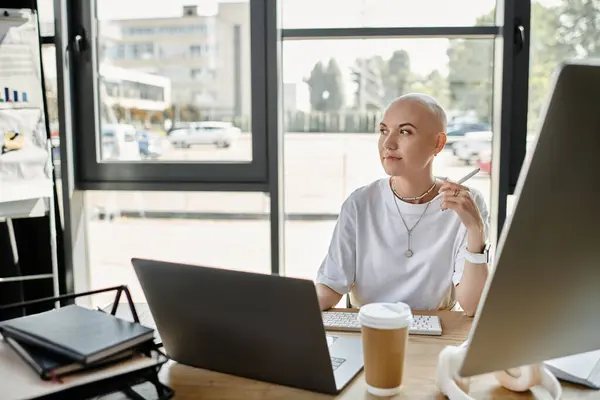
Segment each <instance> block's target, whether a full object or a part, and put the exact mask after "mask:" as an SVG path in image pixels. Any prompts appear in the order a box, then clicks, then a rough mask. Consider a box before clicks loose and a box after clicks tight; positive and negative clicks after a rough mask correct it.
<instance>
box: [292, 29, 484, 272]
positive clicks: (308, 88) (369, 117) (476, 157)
mask: <svg viewBox="0 0 600 400" xmlns="http://www.w3.org/2000/svg"><path fill="white" fill-rule="evenodd" d="M282 54H283V80H284V89H283V91H284V108H285V113H284V123H285V139H284V140H285V143H284V149H285V150H284V151H285V158H284V161H285V167H284V168H285V202H286V212H287V213H288V214H289V215H290V219H289V220H288V221H287V222H286V224H287V225H286V226H287V228H286V243H285V246H286V273H287V274H288V275H292V276H298V277H305V278H311V279H313V278H314V277H315V276H316V271H317V268H318V267H319V265H320V263H321V261H322V260H323V258H324V256H325V254H326V251H327V248H328V246H329V242H330V239H331V233H332V230H333V227H334V225H335V221H336V219H337V216H338V213H339V211H340V207H341V204H342V202H343V201H344V200H345V199H346V198H347V196H348V195H349V194H350V193H351V192H352V191H354V190H355V189H357V188H358V187H360V186H362V185H366V184H368V183H370V182H372V181H374V180H377V179H379V178H382V177H385V172H384V171H383V168H382V166H381V163H380V160H379V156H378V150H377V141H378V136H379V133H378V132H377V124H378V123H379V121H380V118H381V114H382V110H383V108H384V107H385V106H386V105H387V104H388V103H389V102H390V101H391V100H393V99H394V98H396V97H397V96H399V95H401V94H404V93H408V92H422V93H427V94H430V95H432V96H434V97H435V98H437V99H438V101H439V102H440V103H441V104H442V105H443V107H444V108H445V110H446V113H447V116H448V120H449V124H448V145H447V148H446V149H445V150H444V151H442V153H440V154H439V155H438V156H437V157H436V159H435V161H434V165H433V167H434V173H435V174H436V175H438V176H442V177H449V178H450V179H453V180H458V179H460V178H461V177H462V176H464V175H466V174H467V173H469V172H470V171H472V170H473V168H474V167H476V166H479V167H481V168H482V172H481V173H480V174H478V175H476V176H475V177H473V178H472V179H471V180H469V181H468V183H467V184H468V185H469V186H472V187H474V188H476V189H478V190H479V191H481V192H482V194H483V195H484V197H485V199H486V201H488V204H489V197H490V175H489V171H490V167H489V159H490V158H491V135H492V133H491V122H492V121H491V112H492V90H493V86H492V77H493V40H483V39H469V40H463V39H367V40H326V41H316V40H310V41H287V42H284V44H283V53H282ZM376 132H377V133H376ZM293 227H297V228H296V230H294V229H293ZM301 250H302V253H300V251H301ZM296 254H301V257H296V256H294V255H296Z"/></svg>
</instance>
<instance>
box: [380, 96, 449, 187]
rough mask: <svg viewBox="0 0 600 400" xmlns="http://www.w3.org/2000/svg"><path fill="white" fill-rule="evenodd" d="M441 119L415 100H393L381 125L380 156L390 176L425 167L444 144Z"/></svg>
mask: <svg viewBox="0 0 600 400" xmlns="http://www.w3.org/2000/svg"><path fill="white" fill-rule="evenodd" d="M445 142H446V136H445V134H444V133H443V126H442V122H441V121H440V120H439V118H438V117H437V116H436V115H435V114H434V113H433V112H432V111H431V110H429V109H428V108H427V107H426V106H425V105H423V104H421V103H419V102H417V101H414V100H409V99H405V100H398V101H396V102H395V103H392V104H391V105H390V106H389V107H388V108H387V110H386V111H385V113H384V114H383V119H382V121H381V123H380V125H379V156H380V158H381V163H382V165H383V168H384V170H385V172H386V173H387V174H388V175H390V176H407V175H408V176H410V175H411V174H413V173H418V172H421V171H423V170H424V169H425V168H427V167H428V166H429V164H430V163H431V162H432V160H433V157H434V156H435V155H436V154H437V153H439V152H440V151H441V150H442V149H443V148H444V145H445Z"/></svg>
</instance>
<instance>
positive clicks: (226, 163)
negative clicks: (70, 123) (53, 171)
mask: <svg viewBox="0 0 600 400" xmlns="http://www.w3.org/2000/svg"><path fill="white" fill-rule="evenodd" d="M126 3H127V4H124V3H123V2H121V1H114V0H98V1H96V2H92V3H89V4H88V3H82V4H80V5H78V6H77V7H78V8H80V9H79V10H77V11H78V13H79V15H80V17H81V18H82V19H83V20H84V21H86V24H87V25H86V28H88V29H89V31H91V26H92V25H93V24H96V26H97V30H94V31H95V32H97V34H98V37H97V39H96V40H94V41H93V42H89V45H90V48H89V50H88V49H86V51H90V52H93V53H95V54H96V57H80V58H76V59H75V62H76V64H77V65H76V66H74V68H75V69H77V70H78V71H81V73H80V74H78V85H77V90H78V96H80V97H82V98H83V99H85V100H84V101H82V103H81V104H80V105H79V106H78V107H79V108H80V111H79V112H80V113H83V114H82V115H89V118H88V117H83V118H81V119H80V120H79V125H78V126H77V127H76V129H77V130H78V131H80V132H84V134H83V135H81V136H78V137H77V140H76V141H75V142H76V143H75V146H76V147H77V148H78V154H81V157H79V158H78V159H77V160H76V162H77V163H78V166H77V174H78V176H79V177H80V178H79V183H80V187H82V188H85V189H105V188H108V187H110V186H111V184H108V185H106V184H105V183H106V182H112V183H114V185H122V184H125V185H138V187H140V188H142V189H143V190H145V189H147V188H148V187H154V188H156V187H158V186H160V187H161V189H164V188H165V187H166V186H173V185H176V183H178V182H179V183H184V184H189V185H193V184H199V183H201V184H205V185H215V184H218V183H224V182H229V183H241V184H246V185H247V186H252V187H253V188H255V189H262V190H267V187H268V186H267V179H268V177H267V161H266V160H267V156H266V153H267V135H266V121H265V118H264V117H265V114H266V112H265V111H264V110H266V97H265V95H264V92H263V93H261V90H260V87H261V86H262V87H264V85H265V79H266V71H265V60H264V59H259V58H257V59H255V60H251V57H250V54H251V53H257V54H260V53H261V52H262V53H264V48H265V44H264V43H260V42H251V40H250V37H251V31H253V32H254V34H261V32H262V35H263V36H264V29H265V28H264V25H265V24H264V22H263V23H260V21H257V22H256V24H255V25H254V26H253V27H251V24H250V20H251V14H252V13H253V14H252V15H255V16H256V18H259V19H260V17H262V18H264V16H263V15H261V14H260V13H258V12H256V11H254V12H253V11H252V10H253V7H254V8H256V9H258V8H261V5H260V4H256V5H255V2H252V3H251V2H249V1H248V0H246V1H238V2H214V4H213V5H214V7H213V6H210V5H209V6H206V7H203V6H200V5H199V6H184V5H183V4H182V3H180V2H175V3H173V4H167V3H161V4H156V5H153V6H150V7H148V5H147V3H146V2H144V1H140V0H137V1H128V2H126ZM251 4H252V5H251ZM93 19H97V23H91V22H89V21H91V20H93ZM208 27H214V29H208ZM251 47H252V49H253V50H252V51H251ZM217 48H218V49H219V51H218V52H217V51H213V49H217ZM197 71H210V73H206V74H202V77H201V76H199V74H198V73H197ZM90 78H91V79H90ZM117 86H118V87H117ZM90 93H94V94H95V97H96V100H95V99H94V96H90V95H89V94H90ZM115 94H117V95H115ZM261 110H263V111H261ZM253 113H258V114H259V115H260V118H253V117H252V114H253ZM93 116H99V117H100V118H99V121H98V125H96V124H95V122H94V118H93ZM132 138H133V139H132ZM182 162H183V163H186V164H187V167H186V168H181V163H182ZM123 164H126V167H124V166H123Z"/></svg>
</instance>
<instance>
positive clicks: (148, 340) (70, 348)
mask: <svg viewBox="0 0 600 400" xmlns="http://www.w3.org/2000/svg"><path fill="white" fill-rule="evenodd" d="M0 333H1V334H2V336H3V338H4V341H5V342H6V343H7V344H8V345H9V346H10V347H11V348H12V349H13V350H14V351H15V352H16V353H18V354H19V356H20V357H21V358H22V359H23V360H24V361H25V362H27V364H29V365H30V366H31V367H32V368H33V369H34V370H35V371H36V373H37V374H39V376H40V377H41V378H42V379H45V380H49V379H56V378H60V377H61V376H64V375H67V374H70V373H74V372H79V371H84V370H89V369H95V368H99V367H103V366H107V365H110V364H113V363H116V362H119V361H123V360H125V359H128V358H132V357H134V356H135V355H136V354H139V353H140V352H143V351H145V350H147V349H149V348H150V346H151V345H152V343H153V341H154V329H151V328H148V327H145V326H142V325H140V324H137V323H133V322H129V321H125V320H122V319H120V318H117V317H115V316H113V315H111V314H108V313H105V312H101V311H96V310H90V309H87V308H83V307H80V306H77V305H71V306H67V307H62V308H58V309H55V310H52V311H47V312H44V313H39V314H34V315H29V316H26V317H20V318H15V319H11V320H8V321H4V322H1V323H0Z"/></svg>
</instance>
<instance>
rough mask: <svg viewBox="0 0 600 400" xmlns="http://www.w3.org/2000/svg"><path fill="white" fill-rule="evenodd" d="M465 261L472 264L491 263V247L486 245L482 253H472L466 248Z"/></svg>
mask: <svg viewBox="0 0 600 400" xmlns="http://www.w3.org/2000/svg"><path fill="white" fill-rule="evenodd" d="M465 259H466V260H467V261H468V262H470V263H471V264H487V263H489V261H490V245H489V244H486V245H485V247H484V248H483V251H482V252H481V253H472V252H470V251H469V249H467V248H466V247H465Z"/></svg>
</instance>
